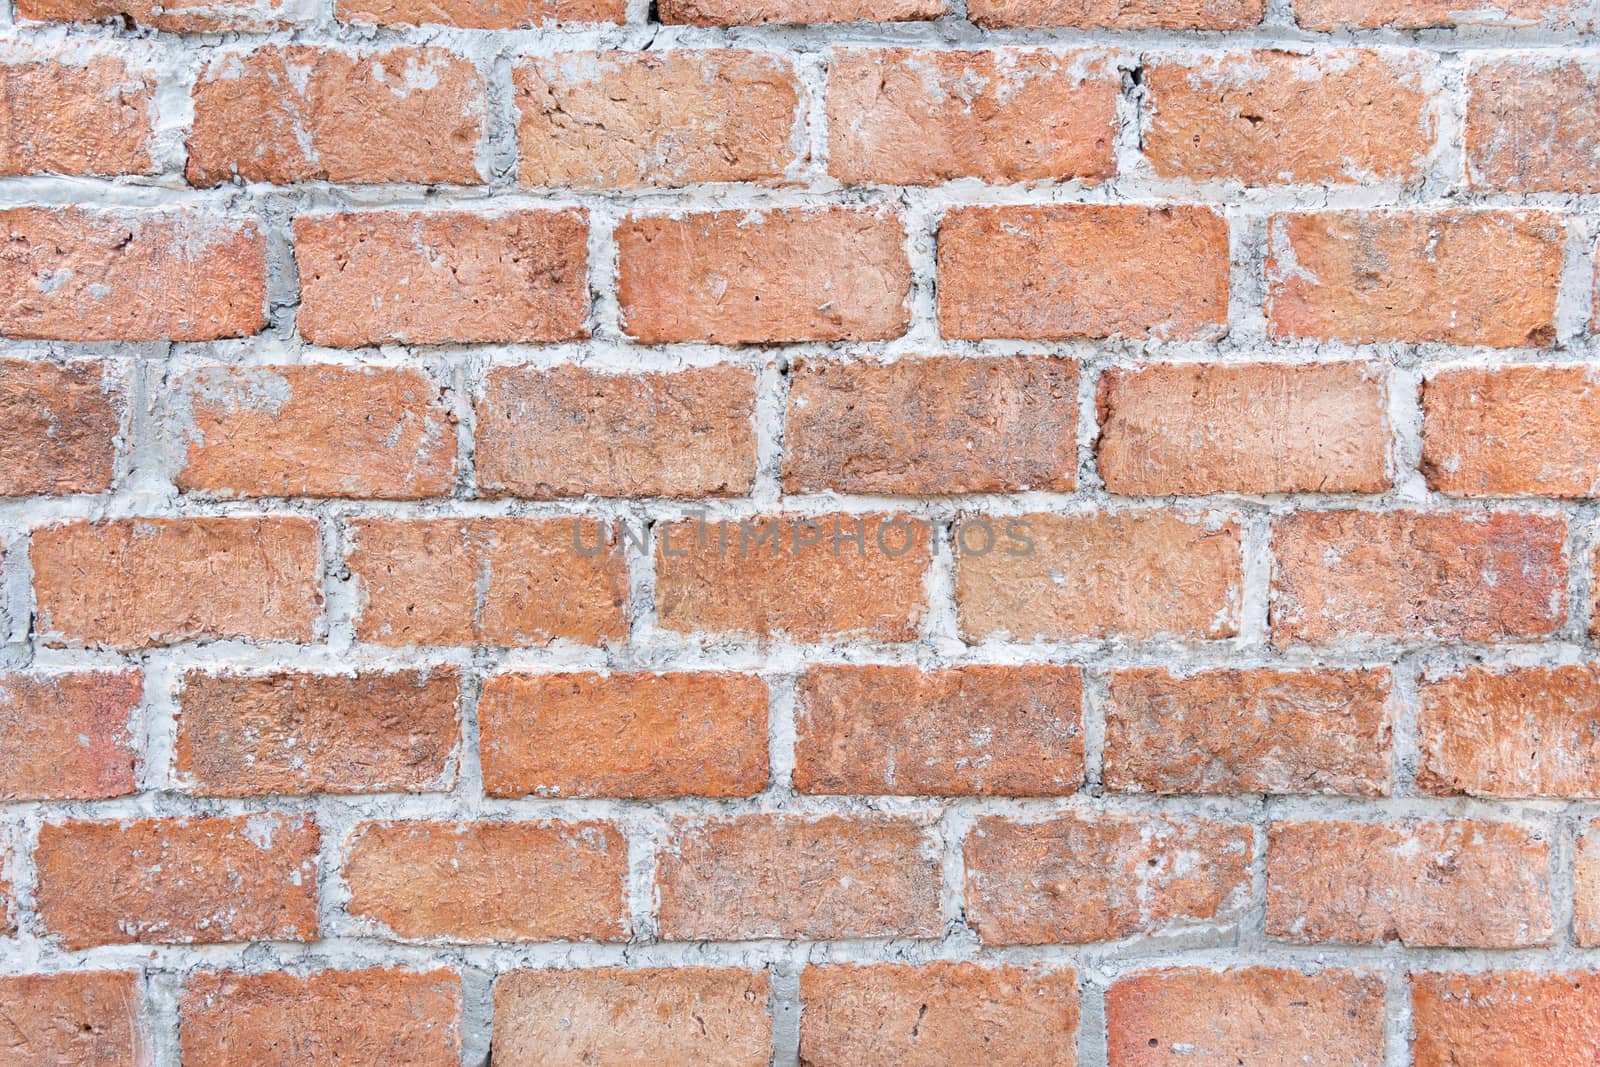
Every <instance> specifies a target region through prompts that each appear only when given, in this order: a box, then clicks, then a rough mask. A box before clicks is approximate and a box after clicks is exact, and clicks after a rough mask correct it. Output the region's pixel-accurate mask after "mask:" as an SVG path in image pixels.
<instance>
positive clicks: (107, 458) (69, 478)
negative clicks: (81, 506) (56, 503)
mask: <svg viewBox="0 0 1600 1067" xmlns="http://www.w3.org/2000/svg"><path fill="white" fill-rule="evenodd" d="M122 393H123V389H122V385H121V383H120V381H118V380H117V378H116V377H115V376H114V372H113V371H112V370H111V368H110V366H108V365H107V364H105V363H102V362H100V361H98V360H73V361H71V362H68V363H45V362H41V361H35V360H23V359H0V496H32V495H35V494H52V495H54V494H61V493H103V492H105V491H106V490H107V489H110V488H111V480H112V478H113V476H114V474H115V470H116V458H117V438H118V436H119V435H120V433H121V431H122V416H121V414H120V413H119V411H118V408H119V407H120V406H121V404H122Z"/></svg>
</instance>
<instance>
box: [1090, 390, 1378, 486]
mask: <svg viewBox="0 0 1600 1067" xmlns="http://www.w3.org/2000/svg"><path fill="white" fill-rule="evenodd" d="M1385 402H1386V397H1385V387H1384V375H1383V372H1382V371H1381V370H1379V369H1378V368H1377V367H1375V366H1373V365H1371V364H1367V363H1314V364H1274V363H1243V364H1224V363H1155V364H1145V365H1142V366H1138V367H1133V368H1128V369H1121V368H1112V369H1110V370H1107V371H1106V372H1105V373H1103V374H1102V375H1101V376H1100V383H1099V418H1100V438H1099V443H1098V445H1097V446H1096V455H1097V458H1098V459H1099V464H1100V477H1101V478H1102V479H1104V481H1105V484H1106V488H1107V489H1109V490H1110V491H1111V492H1113V493H1130V494H1140V495H1162V494H1167V493H1229V492H1232V493H1296V492H1325V493H1379V492H1382V491H1383V490H1385V489H1387V488H1389V484H1390V478H1389V470H1388V457H1389V421H1388V418H1387V416H1386V415H1385V411H1384V408H1385Z"/></svg>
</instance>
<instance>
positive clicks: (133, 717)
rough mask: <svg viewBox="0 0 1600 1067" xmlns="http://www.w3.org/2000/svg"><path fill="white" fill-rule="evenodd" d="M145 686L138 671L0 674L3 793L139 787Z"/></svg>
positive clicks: (14, 796)
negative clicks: (141, 705)
mask: <svg viewBox="0 0 1600 1067" xmlns="http://www.w3.org/2000/svg"><path fill="white" fill-rule="evenodd" d="M142 685H143V678H142V677H141V675H140V674H139V672H138V671H82V672H72V673H65V674H59V673H54V672H50V673H45V672H27V673H21V672H19V673H4V674H0V751H4V752H5V754H6V759H5V760H4V762H3V763H0V798H4V799H5V800H90V799H95V798H99V797H117V796H125V795H126V794H128V793H132V792H134V790H135V788H136V783H135V781H134V773H135V771H136V769H137V763H138V752H139V748H138V743H137V740H136V738H137V735H138V733H139V730H140V726H139V701H140V696H141V689H142Z"/></svg>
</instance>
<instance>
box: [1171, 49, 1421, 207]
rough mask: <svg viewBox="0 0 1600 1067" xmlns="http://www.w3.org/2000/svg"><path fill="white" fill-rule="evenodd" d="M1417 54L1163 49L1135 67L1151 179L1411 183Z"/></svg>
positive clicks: (1417, 119) (1417, 145) (1417, 144)
mask: <svg viewBox="0 0 1600 1067" xmlns="http://www.w3.org/2000/svg"><path fill="white" fill-rule="evenodd" d="M1437 68H1438V62H1437V60H1435V59H1434V58H1433V57H1432V56H1430V55H1427V54H1425V53H1421V52H1411V51H1407V52H1399V51H1382V52H1378V51H1366V50H1357V49H1349V50H1343V49H1340V50H1332V51H1319V52H1315V53H1312V54H1310V55H1299V54H1295V53H1291V52H1276V51H1257V52H1243V53H1239V52H1234V53H1213V54H1203V53H1202V54H1195V53H1170V54H1165V55H1158V56H1156V57H1153V58H1152V59H1151V60H1150V61H1149V65H1148V66H1147V67H1146V73H1145V84H1146V86H1147V90H1146V91H1147V92H1148V93H1149V103H1148V107H1149V109H1150V119H1149V125H1148V128H1147V129H1146V131H1145V134H1144V142H1143V144H1144V154H1145V158H1146V159H1147V160H1149V162H1150V166H1151V168H1152V169H1153V170H1154V171H1155V173H1156V174H1157V175H1158V176H1159V177H1163V178H1188V179H1192V180H1195V181H1215V180H1231V181H1239V182H1243V183H1245V184H1246V185H1289V184H1314V185H1324V184H1339V183H1350V182H1356V183H1369V182H1405V183H1413V182H1417V181H1420V180H1421V179H1422V177H1423V175H1424V173H1425V171H1426V168H1427V163H1428V154H1429V152H1430V151H1431V150H1432V148H1433V141H1434V138H1435V136H1436V134H1437V118H1436V116H1435V114H1434V110H1435V109H1434V106H1433V102H1432V97H1431V95H1430V89H1431V88H1433V87H1434V81H1435V74H1436V71H1437Z"/></svg>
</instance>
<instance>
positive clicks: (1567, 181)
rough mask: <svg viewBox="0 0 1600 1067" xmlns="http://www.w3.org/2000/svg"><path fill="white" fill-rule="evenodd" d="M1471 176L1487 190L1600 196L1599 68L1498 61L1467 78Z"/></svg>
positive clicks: (1579, 64)
mask: <svg viewBox="0 0 1600 1067" xmlns="http://www.w3.org/2000/svg"><path fill="white" fill-rule="evenodd" d="M1467 91H1468V97H1467V117H1466V153H1467V177H1468V180H1469V181H1470V182H1471V183H1472V184H1473V185H1475V186H1477V187H1478V188H1481V189H1506V190H1512V191H1515V192H1524V193H1527V192H1541V191H1554V192H1564V193H1593V192H1600V136H1597V135H1596V133H1595V127H1596V126H1597V125H1600V104H1597V103H1596V99H1597V97H1600V67H1597V66H1596V65H1595V64H1594V62H1593V61H1587V62H1586V61H1584V60H1577V59H1573V60H1567V61H1559V60H1532V61H1530V60H1528V59H1510V60H1495V61H1490V62H1485V63H1480V64H1475V65H1474V66H1473V67H1472V69H1471V71H1470V73H1469V74H1468V76H1467Z"/></svg>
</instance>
